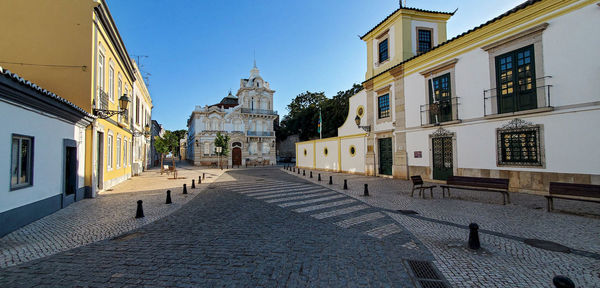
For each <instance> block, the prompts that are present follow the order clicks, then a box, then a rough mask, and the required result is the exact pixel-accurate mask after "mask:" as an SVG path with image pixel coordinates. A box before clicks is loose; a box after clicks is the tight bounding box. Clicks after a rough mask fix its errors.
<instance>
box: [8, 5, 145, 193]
mask: <svg viewBox="0 0 600 288" xmlns="http://www.w3.org/2000/svg"><path fill="white" fill-rule="evenodd" d="M0 15H1V16H2V19H3V21H6V23H11V24H10V25H1V26H0V35H2V41H0V51H2V57H1V58H2V59H0V60H1V61H7V62H3V63H2V64H1V65H3V67H5V68H7V69H9V70H12V71H14V72H16V73H18V74H19V75H21V76H22V77H24V78H26V79H29V80H31V81H32V82H35V83H36V84H38V85H40V86H42V87H44V88H46V89H49V90H51V91H53V92H55V93H57V94H59V95H61V96H62V97H64V98H66V99H67V100H69V101H71V102H72V103H74V104H75V105H77V106H79V107H81V108H83V109H84V110H85V111H88V112H89V113H93V114H94V115H97V116H98V119H97V120H95V121H94V123H93V124H92V125H90V126H88V128H87V130H86V148H85V152H86V153H85V155H86V159H85V163H86V168H85V185H86V196H87V197H94V196H95V195H96V193H97V191H100V190H104V189H108V188H109V187H111V186H113V185H115V184H117V183H119V182H121V181H123V180H125V179H127V178H129V177H131V163H132V156H131V152H132V151H131V150H132V147H133V146H132V143H133V139H134V137H133V131H132V130H131V129H132V128H133V127H132V126H131V120H132V117H134V116H135V117H137V116H138V115H137V114H134V111H133V110H132V109H131V107H134V108H136V107H135V106H133V105H131V102H130V103H129V108H130V109H128V111H126V113H122V114H120V115H110V117H107V116H109V115H107V113H101V112H99V110H112V111H118V110H121V109H120V108H121V107H120V104H119V99H120V98H121V96H123V95H126V96H127V97H128V98H129V99H132V97H131V95H133V90H134V85H135V81H136V70H137V69H135V66H134V64H133V63H132V61H131V59H130V58H129V54H128V53H127V50H126V48H125V44H124V43H123V40H122V39H121V37H120V35H119V32H118V30H117V27H116V25H115V22H114V20H113V19H112V16H111V15H110V12H109V10H108V6H107V5H106V2H105V1H103V0H56V1H46V0H28V1H1V2H0ZM138 75H139V73H138ZM138 80H139V81H141V79H138ZM143 86H144V87H145V85H143ZM146 92H147V90H146ZM140 94H143V93H140ZM146 94H147V93H146ZM147 99H149V96H148V97H147ZM144 102H145V103H149V102H150V100H145V101H144ZM150 103H151V102H150ZM146 105H147V106H146V107H151V104H150V105H148V104H146ZM109 114H110V113H109ZM101 118H106V119H101ZM147 122H149V120H148V121H147Z"/></svg>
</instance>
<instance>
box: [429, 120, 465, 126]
mask: <svg viewBox="0 0 600 288" xmlns="http://www.w3.org/2000/svg"><path fill="white" fill-rule="evenodd" d="M461 122H462V120H460V119H458V120H452V121H446V122H441V123H435V124H425V125H421V127H423V128H428V127H435V126H446V125H453V124H458V123H461Z"/></svg>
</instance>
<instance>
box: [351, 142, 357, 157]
mask: <svg viewBox="0 0 600 288" xmlns="http://www.w3.org/2000/svg"><path fill="white" fill-rule="evenodd" d="M349 151H350V156H352V157H354V156H355V155H356V147H354V145H350V149H349Z"/></svg>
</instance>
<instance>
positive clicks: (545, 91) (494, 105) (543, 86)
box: [483, 76, 552, 116]
mask: <svg viewBox="0 0 600 288" xmlns="http://www.w3.org/2000/svg"><path fill="white" fill-rule="evenodd" d="M551 78H552V76H544V77H540V78H537V79H535V82H536V87H535V92H534V93H530V95H529V96H531V97H533V98H534V99H535V103H529V104H530V105H529V106H533V107H529V108H519V106H521V107H523V106H525V105H523V104H519V103H514V105H513V107H515V108H514V109H511V110H513V111H501V109H499V107H498V106H499V104H498V95H497V94H498V93H497V88H492V89H487V90H483V113H484V116H489V115H498V114H504V113H514V112H520V111H526V110H533V109H540V108H551V107H552V106H550V88H552V85H550V84H547V83H546V81H548V80H549V79H551ZM517 85H518V84H516V83H515V86H514V87H513V89H518V86H517ZM513 99H514V101H518V99H517V96H516V95H515V96H513ZM525 107H526V106H525Z"/></svg>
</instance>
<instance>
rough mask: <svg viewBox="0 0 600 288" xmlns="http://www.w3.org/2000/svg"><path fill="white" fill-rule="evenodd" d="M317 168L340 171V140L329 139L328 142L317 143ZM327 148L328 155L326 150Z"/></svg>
mask: <svg viewBox="0 0 600 288" xmlns="http://www.w3.org/2000/svg"><path fill="white" fill-rule="evenodd" d="M315 148H316V149H315V153H316V155H315V160H316V163H315V168H317V169H325V170H334V171H338V170H339V168H340V166H339V161H338V160H339V159H338V156H339V155H338V151H339V150H338V138H337V137H334V138H329V139H328V140H326V141H319V140H317V141H315ZM326 148H327V154H325V149H326Z"/></svg>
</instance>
